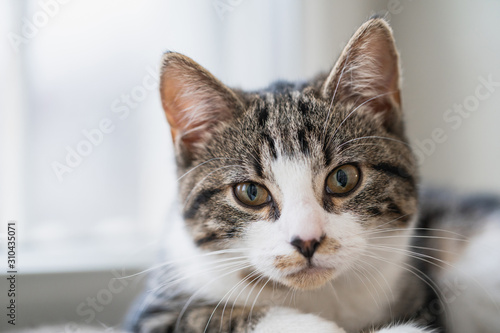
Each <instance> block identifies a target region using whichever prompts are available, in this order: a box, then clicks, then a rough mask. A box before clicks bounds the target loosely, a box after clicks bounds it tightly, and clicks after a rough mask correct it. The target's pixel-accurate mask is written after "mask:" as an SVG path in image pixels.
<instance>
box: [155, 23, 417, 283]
mask: <svg viewBox="0 0 500 333" xmlns="http://www.w3.org/2000/svg"><path fill="white" fill-rule="evenodd" d="M161 93H162V101H163V106H164V109H165V111H166V115H167V118H168V120H169V123H170V125H171V130H172V135H173V138H174V142H175V145H176V152H177V163H178V170H179V176H180V177H181V178H180V181H179V182H180V202H181V204H183V214H184V219H185V223H186V227H187V228H188V230H189V232H190V234H191V235H192V237H193V242H194V243H195V244H197V246H199V247H200V248H205V249H207V250H216V249H225V248H239V249H242V252H243V253H244V255H245V256H246V257H247V258H248V260H249V261H250V263H251V264H252V269H251V270H255V271H256V272H257V273H258V274H263V276H266V277H269V278H271V279H272V280H273V281H274V282H278V283H281V284H283V285H287V286H290V287H294V288H298V289H312V288H316V287H319V286H321V285H323V284H324V283H326V282H327V281H329V280H331V279H332V278H335V277H337V276H339V275H341V274H343V273H344V272H346V271H349V270H352V269H356V265H360V264H361V263H366V262H367V261H370V260H369V255H370V253H371V252H373V251H378V250H381V246H383V245H380V244H379V245H377V243H378V242H377V238H380V237H377V235H379V234H380V233H382V232H384V233H385V234H386V233H396V234H397V233H404V232H405V231H407V230H408V229H409V228H410V227H411V223H412V221H413V220H414V219H413V217H414V214H415V211H416V185H415V182H416V179H415V178H416V169H415V165H414V160H413V155H412V153H411V150H410V149H409V147H408V145H407V143H406V138H405V136H404V134H403V125H402V120H401V111H400V101H399V70H398V62H397V53H396V51H395V47H394V44H393V40H392V35H391V32H390V29H389V27H388V26H387V25H386V23H385V22H384V21H382V20H380V19H375V20H371V21H369V22H367V23H366V24H365V25H364V26H363V27H362V28H360V30H359V31H358V32H357V33H356V34H355V35H354V37H353V38H352V40H351V42H350V43H349V45H348V46H347V47H346V50H345V51H344V52H343V54H342V55H341V57H340V59H339V61H338V62H337V65H336V66H335V68H334V69H333V70H332V72H331V73H330V75H329V76H328V77H323V78H318V79H316V80H315V81H313V82H311V83H309V84H304V85H302V86H291V85H286V84H281V85H276V86H274V87H273V88H272V89H269V90H266V91H260V92H257V93H243V92H239V91H234V90H231V89H229V88H227V87H225V86H224V85H223V84H222V83H220V82H219V81H217V80H216V79H215V78H214V77H212V76H211V75H210V74H209V73H208V72H207V71H206V70H204V69H203V68H201V67H200V66H199V65H197V64H196V63H194V62H193V61H192V60H190V59H189V58H187V57H185V56H182V55H180V54H176V53H169V54H167V55H166V57H165V63H164V70H163V75H162V87H161ZM395 239H397V241H399V242H405V241H406V240H405V239H404V238H402V237H399V238H398V237H395ZM386 241H387V239H386ZM382 250H383V249H382ZM379 252H380V251H379ZM382 253H383V251H382Z"/></svg>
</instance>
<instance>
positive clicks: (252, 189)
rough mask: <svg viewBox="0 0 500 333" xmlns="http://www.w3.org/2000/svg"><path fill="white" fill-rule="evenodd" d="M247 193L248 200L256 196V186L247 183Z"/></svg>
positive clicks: (252, 199)
mask: <svg viewBox="0 0 500 333" xmlns="http://www.w3.org/2000/svg"><path fill="white" fill-rule="evenodd" d="M247 195H248V199H250V201H254V200H255V198H257V186H255V185H254V184H250V185H248V188H247Z"/></svg>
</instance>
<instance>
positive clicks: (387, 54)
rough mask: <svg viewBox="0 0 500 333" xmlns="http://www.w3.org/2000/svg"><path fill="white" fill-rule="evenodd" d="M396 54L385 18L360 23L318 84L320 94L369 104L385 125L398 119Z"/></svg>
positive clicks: (391, 125)
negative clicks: (320, 85) (323, 78)
mask: <svg viewBox="0 0 500 333" xmlns="http://www.w3.org/2000/svg"><path fill="white" fill-rule="evenodd" d="M399 85H400V70H399V56H398V52H397V50H396V45H395V43H394V38H393V35H392V30H391V28H390V27H389V25H388V24H387V22H386V21H385V20H384V19H381V18H374V19H371V20H369V21H367V22H366V23H365V24H363V25H362V26H361V27H360V28H359V29H358V31H356V33H355V34H354V36H353V37H352V38H351V40H350V41H349V43H348V44H347V46H346V47H345V49H344V51H343V52H342V54H341V55H340V58H339V60H338V61H337V63H336V64H335V66H334V68H333V70H332V71H331V72H330V75H329V76H328V78H327V79H326V81H325V82H324V83H323V86H322V88H321V94H322V97H323V98H325V99H327V100H329V101H332V100H333V102H334V103H335V102H346V101H349V100H351V101H352V102H353V103H355V104H354V105H360V104H362V103H365V105H369V106H370V110H371V111H372V112H374V113H375V114H377V115H379V116H382V117H383V120H384V124H385V125H386V127H387V128H388V129H390V130H391V129H392V130H396V128H397V127H400V126H399V125H400V122H401V99H400V90H399Z"/></svg>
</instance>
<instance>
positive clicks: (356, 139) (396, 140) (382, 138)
mask: <svg viewBox="0 0 500 333" xmlns="http://www.w3.org/2000/svg"><path fill="white" fill-rule="evenodd" d="M364 139H380V140H389V141H394V142H398V143H401V144H404V145H405V146H407V147H409V148H410V149H411V146H410V145H409V144H408V143H406V142H404V141H401V140H398V139H393V138H389V137H385V136H376V135H370V136H363V137H359V138H355V139H351V140H348V141H346V142H344V143H342V144H340V145H339V146H337V148H336V150H337V152H338V151H339V150H340V148H342V147H343V146H345V145H346V144H348V143H350V142H354V141H358V140H364Z"/></svg>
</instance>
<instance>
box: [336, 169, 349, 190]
mask: <svg viewBox="0 0 500 333" xmlns="http://www.w3.org/2000/svg"><path fill="white" fill-rule="evenodd" d="M336 178H337V182H338V183H339V185H340V186H342V187H346V185H347V174H346V173H345V172H344V170H339V171H337V176H336Z"/></svg>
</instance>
